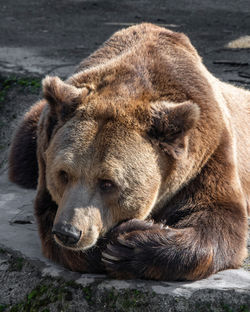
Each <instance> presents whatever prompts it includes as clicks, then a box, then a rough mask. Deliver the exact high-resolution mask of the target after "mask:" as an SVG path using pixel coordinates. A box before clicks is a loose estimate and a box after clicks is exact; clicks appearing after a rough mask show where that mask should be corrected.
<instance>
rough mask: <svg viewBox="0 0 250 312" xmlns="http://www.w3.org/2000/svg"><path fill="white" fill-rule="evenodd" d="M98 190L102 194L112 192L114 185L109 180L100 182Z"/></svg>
mask: <svg viewBox="0 0 250 312" xmlns="http://www.w3.org/2000/svg"><path fill="white" fill-rule="evenodd" d="M99 188H100V190H101V191H102V192H103V193H108V192H111V191H113V190H114V188H115V184H114V183H113V182H112V181H110V180H100V181H99Z"/></svg>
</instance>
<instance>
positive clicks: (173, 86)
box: [10, 24, 250, 280]
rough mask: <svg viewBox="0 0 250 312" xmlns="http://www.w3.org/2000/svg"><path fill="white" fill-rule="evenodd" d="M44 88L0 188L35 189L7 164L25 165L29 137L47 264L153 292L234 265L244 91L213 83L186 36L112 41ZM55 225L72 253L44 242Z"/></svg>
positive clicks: (144, 31) (242, 192)
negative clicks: (141, 283) (69, 230)
mask: <svg viewBox="0 0 250 312" xmlns="http://www.w3.org/2000/svg"><path fill="white" fill-rule="evenodd" d="M43 88H44V97H45V99H46V101H47V105H45V104H44V102H43V104H42V105H43V107H42V109H40V104H36V105H35V106H34V107H33V108H32V109H31V111H30V113H29V115H26V117H25V119H24V122H23V124H22V125H21V127H20V128H19V130H18V131H17V134H16V137H15V138H14V141H13V144H12V148H11V154H10V168H12V169H11V171H10V179H11V180H12V181H14V182H16V183H19V184H22V185H24V183H25V182H24V181H32V183H33V184H32V183H28V185H31V186H34V185H35V184H34V179H35V178H36V176H37V175H36V173H35V172H34V171H35V168H34V170H33V171H32V172H31V173H30V172H28V171H27V166H26V165H25V164H23V163H22V161H20V158H18V157H17V155H18V154H19V152H20V150H21V149H22V148H23V147H22V146H21V144H23V142H24V144H25V145H26V146H25V148H24V154H23V156H22V157H24V158H25V157H27V153H28V149H29V147H28V143H29V142H30V137H31V136H32V133H35V132H36V131H37V143H36V142H35V141H32V147H31V151H33V154H32V155H33V156H32V157H34V149H35V148H36V146H37V160H38V164H39V176H38V189H37V197H36V202H35V213H36V217H37V221H38V226H39V233H40V237H41V241H42V247H43V252H44V254H45V255H46V256H47V257H48V258H50V259H53V260H54V261H57V262H59V263H62V264H63V265H65V266H67V267H69V268H70V269H72V270H77V271H81V272H105V271H106V272H108V273H109V274H110V275H111V276H114V277H117V278H147V279H157V280H183V279H187V280H195V279H200V278H204V277H206V276H208V275H210V274H212V273H214V272H217V271H219V270H223V269H227V268H237V267H239V266H240V265H241V263H242V261H243V259H244V257H245V256H246V236H247V207H248V205H249V185H250V181H249V176H250V175H249V170H250V164H249V159H248V157H249V156H248V155H249V149H250V148H249V140H247V135H248V133H249V130H250V129H248V130H247V127H248V128H249V124H250V123H249V103H250V93H249V92H248V91H245V90H243V89H239V88H235V87H233V86H231V85H228V84H225V83H222V82H220V81H219V80H217V79H216V78H214V77H213V76H212V75H211V74H210V73H209V72H208V71H207V69H206V68H205V67H204V65H203V64H202V62H201V59H200V57H199V56H198V54H197V52H196V50H195V49H194V47H193V46H192V45H191V43H190V41H189V39H188V38H187V37H186V36H185V35H183V34H178V33H175V32H172V31H170V30H166V29H164V28H160V27H157V26H155V25H151V24H141V25H137V26H133V27H130V28H128V29H124V30H121V31H119V32H117V33H115V34H114V35H113V36H112V37H111V38H110V39H109V40H108V41H107V42H105V43H104V45H103V46H102V47H100V48H99V49H98V50H97V51H96V52H94V53H93V54H92V55H91V56H89V57H88V58H87V59H85V60H84V61H83V62H82V63H81V64H80V65H79V67H78V69H77V72H76V73H75V74H74V75H73V76H71V77H70V78H69V79H68V80H67V81H66V82H63V81H61V80H60V79H59V78H58V77H47V78H45V79H44V82H43ZM237 103H240V106H237ZM37 116H39V123H38V118H37ZM30 125H31V127H30ZM243 125H244V126H243ZM24 130H25V131H24ZM25 142H27V144H26V143H25ZM34 161H36V160H34ZM29 174H31V175H32V176H29ZM107 185H108V189H106V186H107ZM148 220H153V222H149V221H148ZM62 223H66V224H70V225H72V226H74V227H75V228H77V229H79V230H80V231H81V236H80V240H79V241H78V242H77V243H75V245H72V246H65V245H64V243H63V242H62V241H61V240H60V238H58V237H57V236H56V235H53V234H52V228H53V225H55V224H56V225H58V224H62Z"/></svg>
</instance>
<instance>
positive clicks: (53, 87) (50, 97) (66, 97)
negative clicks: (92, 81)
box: [42, 76, 89, 121]
mask: <svg viewBox="0 0 250 312" xmlns="http://www.w3.org/2000/svg"><path fill="white" fill-rule="evenodd" d="M42 84H43V96H44V98H45V99H46V100H47V101H48V103H49V105H50V110H51V112H52V114H55V115H57V118H59V119H60V120H62V121H65V120H67V119H68V118H69V117H71V115H72V113H73V112H74V111H75V109H76V108H77V106H78V105H79V104H80V103H81V102H82V99H83V98H84V97H85V96H87V94H88V93H89V90H88V89H87V88H85V87H84V88H76V87H75V86H72V85H70V84H67V83H65V82H63V81H62V80H61V79H60V78H59V77H50V76H47V77H46V78H44V79H43V82H42Z"/></svg>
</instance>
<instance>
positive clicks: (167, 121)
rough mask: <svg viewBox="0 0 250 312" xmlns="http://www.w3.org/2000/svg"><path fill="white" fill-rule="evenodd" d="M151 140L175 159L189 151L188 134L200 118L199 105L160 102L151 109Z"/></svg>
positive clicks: (187, 102)
mask: <svg viewBox="0 0 250 312" xmlns="http://www.w3.org/2000/svg"><path fill="white" fill-rule="evenodd" d="M151 113H152V114H151V126H150V129H149V131H148V134H149V136H150V138H151V139H152V140H153V142H154V143H157V144H158V145H159V146H160V148H161V149H162V150H163V151H164V152H166V153H167V154H169V155H171V156H172V157H174V158H175V159H178V158H180V157H181V156H182V155H183V154H184V152H185V151H186V149H187V145H188V133H189V131H190V130H191V129H192V128H194V126H195V125H196V123H197V121H198V120H199V118H200V108H199V106H198V105H197V104H195V103H193V102H191V101H186V102H183V103H181V104H176V103H168V102H159V103H155V104H154V105H153V106H152V109H151Z"/></svg>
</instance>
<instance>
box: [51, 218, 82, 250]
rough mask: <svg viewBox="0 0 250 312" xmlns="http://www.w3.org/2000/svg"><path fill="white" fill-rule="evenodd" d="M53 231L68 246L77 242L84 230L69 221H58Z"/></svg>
mask: <svg viewBox="0 0 250 312" xmlns="http://www.w3.org/2000/svg"><path fill="white" fill-rule="evenodd" d="M52 233H53V234H55V235H56V237H57V238H58V239H59V240H60V241H61V242H62V243H63V244H64V245H66V246H69V245H74V244H76V243H77V242H78V241H79V240H80V237H81V234H82V232H81V231H80V230H78V229H77V228H76V227H74V226H73V225H71V224H69V223H57V224H55V225H54V226H53V228H52Z"/></svg>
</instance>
